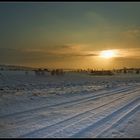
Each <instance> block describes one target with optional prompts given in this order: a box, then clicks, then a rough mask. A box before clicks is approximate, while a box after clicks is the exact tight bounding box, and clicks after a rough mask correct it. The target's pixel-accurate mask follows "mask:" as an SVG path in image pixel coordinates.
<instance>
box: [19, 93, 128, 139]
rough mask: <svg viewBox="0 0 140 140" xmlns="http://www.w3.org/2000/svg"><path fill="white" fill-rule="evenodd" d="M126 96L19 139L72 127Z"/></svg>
mask: <svg viewBox="0 0 140 140" xmlns="http://www.w3.org/2000/svg"><path fill="white" fill-rule="evenodd" d="M127 94H130V92H129V93H127ZM127 94H124V95H122V96H121V97H119V98H117V99H115V100H112V101H110V102H107V103H105V104H102V105H100V106H98V107H95V108H94V109H90V110H88V111H85V112H83V113H80V114H78V115H75V116H73V117H70V118H68V119H65V120H63V121H60V122H58V123H56V124H54V125H50V126H47V127H43V128H41V129H38V130H35V131H33V132H29V133H27V134H25V135H22V136H20V137H34V135H35V136H36V135H37V136H42V133H43V131H45V132H48V131H50V132H49V134H50V133H51V132H52V131H55V130H59V129H60V127H62V129H64V128H65V126H67V125H72V124H73V123H76V122H77V121H79V120H80V119H82V120H83V119H84V118H85V117H87V116H88V117H89V115H92V114H93V113H91V112H92V111H95V110H97V109H99V108H103V107H105V106H110V105H111V103H113V104H114V102H115V101H118V100H121V99H123V98H124V97H125V96H126V95H127ZM45 132H44V133H45ZM39 133H40V134H39ZM53 133H54V132H53Z"/></svg>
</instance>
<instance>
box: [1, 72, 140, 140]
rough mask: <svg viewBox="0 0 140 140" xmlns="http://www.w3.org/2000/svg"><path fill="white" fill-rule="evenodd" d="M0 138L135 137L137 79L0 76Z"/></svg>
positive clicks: (139, 123)
mask: <svg viewBox="0 0 140 140" xmlns="http://www.w3.org/2000/svg"><path fill="white" fill-rule="evenodd" d="M0 137H1V138H4V137H6V138H13V137H15V138H19V137H20V138H31V137H34V138H54V137H58V138H59V137H64V138H68V137H69V138H77V137H86V138H92V137H103V138H104V137H111V138H112V137H126V138H134V137H140V74H118V75H114V76H91V75H88V74H86V73H74V72H73V73H72V72H67V73H65V74H64V75H63V76H62V75H61V76H60V75H55V76H51V75H50V73H46V75H45V76H36V75H35V74H34V73H33V72H29V73H28V74H27V75H26V74H25V72H24V71H0Z"/></svg>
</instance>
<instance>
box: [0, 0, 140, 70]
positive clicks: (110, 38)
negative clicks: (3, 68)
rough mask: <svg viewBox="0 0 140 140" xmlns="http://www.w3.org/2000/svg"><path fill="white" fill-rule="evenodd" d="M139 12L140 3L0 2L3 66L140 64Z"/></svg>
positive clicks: (0, 58)
mask: <svg viewBox="0 0 140 140" xmlns="http://www.w3.org/2000/svg"><path fill="white" fill-rule="evenodd" d="M139 14H140V2H19V3H18V2H11V3H10V2H5V3H4V2H0V64H11V65H24V66H32V67H47V68H84V69H86V68H95V69H102V68H103V69H112V68H123V67H140V15H139ZM104 50H112V52H115V55H114V56H113V57H111V58H108V59H107V58H105V57H101V56H100V55H101V52H102V51H104Z"/></svg>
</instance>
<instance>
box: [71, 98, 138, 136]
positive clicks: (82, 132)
mask: <svg viewBox="0 0 140 140" xmlns="http://www.w3.org/2000/svg"><path fill="white" fill-rule="evenodd" d="M139 101H140V97H139V98H136V99H134V100H132V101H131V102H129V103H128V104H126V105H124V106H123V107H121V108H119V109H117V110H115V111H113V112H112V113H110V114H108V115H107V116H106V117H104V118H102V119H99V120H98V121H97V122H95V123H93V124H91V125H89V126H88V127H85V128H83V129H81V130H80V131H78V132H77V133H75V134H74V135H72V136H71V137H72V138H76V137H77V138H78V137H86V134H87V133H90V132H92V133H94V131H95V129H97V128H98V127H99V126H100V125H103V124H105V123H106V122H108V121H110V119H112V118H113V117H115V116H116V115H118V114H120V113H122V112H123V111H124V112H125V110H126V109H131V110H130V112H128V114H127V113H126V114H124V116H122V117H121V118H120V121H122V119H123V118H125V115H127V116H128V115H130V114H131V113H133V112H135V111H137V110H138V109H139V108H140V104H139ZM137 103H138V104H137ZM134 105H136V106H135V107H134V108H133V106H134ZM118 121H119V120H118Z"/></svg>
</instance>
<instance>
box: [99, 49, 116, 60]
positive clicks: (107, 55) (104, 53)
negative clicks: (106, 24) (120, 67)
mask: <svg viewBox="0 0 140 140" xmlns="http://www.w3.org/2000/svg"><path fill="white" fill-rule="evenodd" d="M99 56H100V57H103V58H106V59H109V58H112V57H116V51H114V50H105V51H101V53H100V55H99Z"/></svg>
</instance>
